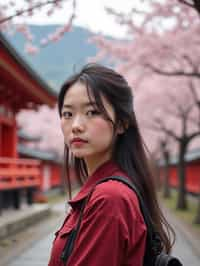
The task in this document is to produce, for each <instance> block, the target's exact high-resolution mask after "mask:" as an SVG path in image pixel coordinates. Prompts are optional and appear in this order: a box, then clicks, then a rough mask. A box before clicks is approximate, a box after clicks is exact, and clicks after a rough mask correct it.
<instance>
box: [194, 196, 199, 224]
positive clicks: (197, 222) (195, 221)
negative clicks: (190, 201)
mask: <svg viewBox="0 0 200 266" xmlns="http://www.w3.org/2000/svg"><path fill="white" fill-rule="evenodd" d="M194 223H195V224H200V192H199V195H198V206H197V213H196V216H195V219H194Z"/></svg>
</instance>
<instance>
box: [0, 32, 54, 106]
mask: <svg viewBox="0 0 200 266" xmlns="http://www.w3.org/2000/svg"><path fill="white" fill-rule="evenodd" d="M56 100H57V92H56V90H55V89H53V88H51V87H50V86H49V85H48V84H47V83H46V82H45V81H44V80H43V79H42V78H41V77H40V76H39V74H38V73H36V72H35V71H34V70H33V69H32V68H31V67H30V65H28V64H27V62H26V61H25V60H24V58H23V57H22V56H21V55H19V53H17V51H16V50H15V49H14V48H13V46H12V45H11V44H10V43H9V42H8V41H7V40H6V38H5V36H4V35H3V34H2V33H0V104H1V102H3V103H4V102H6V103H8V105H9V106H10V107H11V108H12V109H13V110H16V111H18V110H20V109H22V108H34V107H37V105H41V104H47V105H49V106H51V107H53V106H54V105H55V103H56Z"/></svg>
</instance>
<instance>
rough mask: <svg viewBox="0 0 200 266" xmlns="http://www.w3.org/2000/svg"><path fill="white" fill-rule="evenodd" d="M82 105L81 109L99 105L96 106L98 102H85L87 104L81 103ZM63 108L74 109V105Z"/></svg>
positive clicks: (65, 105)
mask: <svg viewBox="0 0 200 266" xmlns="http://www.w3.org/2000/svg"><path fill="white" fill-rule="evenodd" d="M80 105H81V107H88V106H96V105H97V104H96V102H85V103H81V104H80ZM63 108H71V109H73V108H74V105H72V104H64V105H63Z"/></svg>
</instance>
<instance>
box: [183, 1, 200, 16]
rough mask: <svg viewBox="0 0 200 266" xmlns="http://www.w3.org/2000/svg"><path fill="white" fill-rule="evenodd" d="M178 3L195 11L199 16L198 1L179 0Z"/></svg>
mask: <svg viewBox="0 0 200 266" xmlns="http://www.w3.org/2000/svg"><path fill="white" fill-rule="evenodd" d="M179 2H180V3H182V4H184V5H187V6H189V7H191V8H194V9H196V11H197V12H198V13H199V14H200V0H179Z"/></svg>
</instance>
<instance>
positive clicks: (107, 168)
mask: <svg viewBox="0 0 200 266" xmlns="http://www.w3.org/2000/svg"><path fill="white" fill-rule="evenodd" d="M119 171H120V168H119V166H118V165H117V164H116V163H115V162H114V161H107V162H105V163H103V164H102V165H101V166H99V167H98V168H97V169H96V170H95V172H94V173H93V174H92V175H91V176H89V177H88V179H87V180H86V182H85V183H84V185H83V186H82V188H81V190H80V191H79V192H78V194H77V195H76V196H75V197H74V198H73V199H72V200H70V201H68V203H69V204H70V206H71V207H72V208H76V206H77V207H78V206H80V205H81V203H82V201H83V200H84V199H85V198H86V197H87V195H88V193H89V192H90V191H91V189H92V188H94V187H95V185H96V183H97V182H98V181H100V180H101V179H103V178H105V177H108V176H111V175H114V173H116V172H119Z"/></svg>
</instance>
